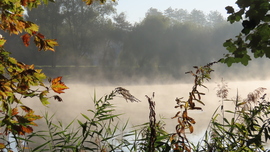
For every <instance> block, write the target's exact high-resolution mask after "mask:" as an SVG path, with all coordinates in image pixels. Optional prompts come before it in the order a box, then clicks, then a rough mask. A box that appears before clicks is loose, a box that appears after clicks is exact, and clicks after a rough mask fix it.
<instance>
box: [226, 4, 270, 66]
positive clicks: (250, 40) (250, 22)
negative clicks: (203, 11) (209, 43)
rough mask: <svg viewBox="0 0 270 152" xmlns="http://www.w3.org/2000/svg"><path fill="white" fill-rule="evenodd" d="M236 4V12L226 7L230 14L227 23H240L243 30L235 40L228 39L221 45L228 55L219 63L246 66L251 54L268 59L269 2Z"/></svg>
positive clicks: (269, 53) (269, 55)
mask: <svg viewBox="0 0 270 152" xmlns="http://www.w3.org/2000/svg"><path fill="white" fill-rule="evenodd" d="M236 4H237V5H238V7H239V10H238V11H235V9H234V8H233V7H231V6H227V7H226V10H227V13H228V14H230V16H229V17H228V21H229V22H230V23H234V22H242V26H243V29H242V31H241V32H240V33H239V34H238V35H237V36H236V37H235V39H228V40H226V42H225V43H224V44H223V45H224V47H226V49H227V50H228V52H229V53H228V54H226V55H225V57H224V58H223V59H221V62H222V63H226V64H227V65H228V66H231V65H232V64H233V63H239V62H240V63H242V64H243V65H247V64H248V62H249V61H250V60H251V57H250V55H251V54H253V57H254V58H259V57H263V56H265V57H266V58H270V45H269V39H270V27H269V21H270V15H269V14H268V11H269V9H270V4H269V0H237V1H236Z"/></svg>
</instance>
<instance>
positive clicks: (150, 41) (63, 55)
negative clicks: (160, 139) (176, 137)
mask: <svg viewBox="0 0 270 152" xmlns="http://www.w3.org/2000/svg"><path fill="white" fill-rule="evenodd" d="M116 5H117V3H113V2H107V3H106V4H104V5H99V4H93V5H91V6H86V5H85V4H84V3H83V2H82V1H81V0H58V1H57V2H56V3H49V6H46V5H42V6H40V7H39V8H38V9H33V10H32V11H29V13H28V14H27V15H25V17H26V18H27V19H29V20H30V21H34V22H35V23H37V24H38V25H40V31H41V32H42V33H43V34H45V35H46V36H48V38H55V39H57V41H58V43H59V46H58V47H56V52H38V51H37V48H35V46H34V45H33V44H32V45H30V46H29V47H28V48H25V47H24V46H23V43H22V42H21V39H19V38H16V37H15V36H14V37H13V36H9V35H4V34H3V35H4V37H6V38H7V39H8V41H7V42H13V43H12V44H6V48H7V50H11V52H12V56H14V57H16V58H17V59H18V60H20V61H23V62H25V63H27V64H35V65H36V66H37V67H38V66H40V67H42V69H44V70H45V72H47V74H48V75H51V76H53V75H55V74H57V75H59V73H60V75H63V76H67V78H70V79H72V78H74V77H76V79H78V76H79V79H86V80H87V79H89V78H97V77H104V78H108V79H111V80H117V79H124V78H127V79H128V78H131V77H132V78H139V77H146V78H149V79H151V80H153V79H156V78H157V77H163V78H164V79H167V78H173V79H181V77H182V76H183V74H184V72H185V71H188V70H191V69H192V66H194V65H205V64H207V63H209V62H211V61H214V60H218V59H219V58H221V57H222V56H223V54H225V53H226V50H225V48H224V47H223V46H222V44H223V42H225V40H226V39H229V38H233V37H234V36H235V35H237V33H239V31H240V29H241V26H242V25H240V24H233V25H231V24H230V23H228V22H227V21H226V18H225V17H224V16H222V15H221V13H219V12H217V11H212V12H209V13H207V14H205V13H204V12H203V11H200V10H196V9H194V10H192V11H191V12H188V11H187V10H185V9H181V8H179V9H172V8H168V9H166V10H164V11H163V12H161V11H159V10H157V9H155V8H150V9H149V10H148V11H147V12H146V13H145V17H144V19H142V20H141V22H137V23H134V24H131V23H130V22H128V19H127V18H126V14H125V13H120V14H117V12H116V9H115V6H116ZM219 68H220V69H222V68H223V69H226V67H225V66H224V67H219ZM221 71H222V70H220V71H219V72H221ZM237 71H239V70H238V69H235V72H237ZM82 72H84V73H82ZM221 74H222V72H221Z"/></svg>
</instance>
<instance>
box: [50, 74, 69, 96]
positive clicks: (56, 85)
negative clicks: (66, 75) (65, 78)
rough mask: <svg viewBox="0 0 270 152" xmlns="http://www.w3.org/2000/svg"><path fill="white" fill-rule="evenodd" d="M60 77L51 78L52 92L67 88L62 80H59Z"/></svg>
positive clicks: (60, 91) (61, 91)
mask: <svg viewBox="0 0 270 152" xmlns="http://www.w3.org/2000/svg"><path fill="white" fill-rule="evenodd" d="M61 79H62V77H57V78H54V79H53V80H52V82H51V83H52V84H51V88H52V89H53V91H54V92H56V93H59V94H60V93H64V91H63V90H65V89H69V88H68V87H67V86H66V85H65V84H64V82H62V81H61Z"/></svg>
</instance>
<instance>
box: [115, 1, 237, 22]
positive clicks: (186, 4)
mask: <svg viewBox="0 0 270 152" xmlns="http://www.w3.org/2000/svg"><path fill="white" fill-rule="evenodd" d="M117 2H118V6H117V7H116V8H117V10H118V13H120V12H124V13H126V15H127V20H128V21H130V22H132V23H134V22H140V21H141V20H142V19H143V18H144V17H145V13H146V12H147V10H148V9H149V8H151V7H152V8H156V9H158V10H159V11H162V12H163V11H164V10H166V9H167V8H169V7H171V8H172V9H181V8H182V9H186V10H187V11H189V12H190V11H191V10H193V9H197V10H201V11H203V12H204V13H205V14H207V13H209V12H210V11H218V12H220V13H221V14H222V15H223V16H224V17H227V16H228V15H227V13H226V10H225V7H226V6H233V7H235V6H236V5H235V2H236V0H118V1H117Z"/></svg>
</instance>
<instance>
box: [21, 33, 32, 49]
mask: <svg viewBox="0 0 270 152" xmlns="http://www.w3.org/2000/svg"><path fill="white" fill-rule="evenodd" d="M30 37H31V36H30V35H29V34H27V33H26V34H24V35H23V36H21V38H22V40H23V43H24V45H25V46H29V44H30V43H29V41H30Z"/></svg>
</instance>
